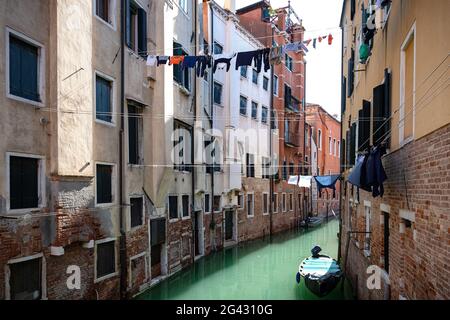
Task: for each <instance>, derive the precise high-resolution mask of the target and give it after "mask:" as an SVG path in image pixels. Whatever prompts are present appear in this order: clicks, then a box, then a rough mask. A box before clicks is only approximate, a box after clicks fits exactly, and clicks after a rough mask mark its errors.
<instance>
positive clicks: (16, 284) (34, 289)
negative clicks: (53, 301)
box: [8, 257, 43, 300]
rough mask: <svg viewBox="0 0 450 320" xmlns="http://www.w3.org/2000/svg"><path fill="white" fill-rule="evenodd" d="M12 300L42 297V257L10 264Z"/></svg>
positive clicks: (10, 295)
mask: <svg viewBox="0 0 450 320" xmlns="http://www.w3.org/2000/svg"><path fill="white" fill-rule="evenodd" d="M8 267H9V272H10V278H9V297H10V299H11V300H39V299H42V296H43V293H42V258H41V257H39V258H32V259H28V260H26V261H21V262H15V263H10V264H8Z"/></svg>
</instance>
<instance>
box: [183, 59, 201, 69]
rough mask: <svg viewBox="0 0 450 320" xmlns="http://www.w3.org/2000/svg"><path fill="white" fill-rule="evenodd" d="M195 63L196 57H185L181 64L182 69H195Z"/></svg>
mask: <svg viewBox="0 0 450 320" xmlns="http://www.w3.org/2000/svg"><path fill="white" fill-rule="evenodd" d="M196 63H197V57H196V56H185V57H184V60H183V63H182V65H181V66H182V68H183V69H185V68H190V69H192V68H195V65H196Z"/></svg>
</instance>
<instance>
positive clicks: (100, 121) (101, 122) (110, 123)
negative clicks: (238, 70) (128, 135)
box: [95, 118, 116, 128]
mask: <svg viewBox="0 0 450 320" xmlns="http://www.w3.org/2000/svg"><path fill="white" fill-rule="evenodd" d="M95 122H96V123H98V124H101V125H104V126H107V127H110V128H115V127H116V124H115V123H114V122H107V121H104V120H100V119H97V118H95Z"/></svg>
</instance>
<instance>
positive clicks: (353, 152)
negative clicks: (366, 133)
mask: <svg viewBox="0 0 450 320" xmlns="http://www.w3.org/2000/svg"><path fill="white" fill-rule="evenodd" d="M350 141H351V144H350V157H349V160H350V161H349V164H350V166H353V165H355V158H356V123H354V124H352V128H351V135H350Z"/></svg>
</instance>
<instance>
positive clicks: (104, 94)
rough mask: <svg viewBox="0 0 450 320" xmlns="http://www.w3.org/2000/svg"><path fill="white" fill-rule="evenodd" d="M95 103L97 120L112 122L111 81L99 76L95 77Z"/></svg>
mask: <svg viewBox="0 0 450 320" xmlns="http://www.w3.org/2000/svg"><path fill="white" fill-rule="evenodd" d="M95 92H96V95H95V99H96V101H95V105H96V110H97V115H96V118H97V119H98V120H102V121H106V122H112V115H111V83H110V82H109V81H108V80H106V79H103V78H102V77H100V76H97V77H96V84H95Z"/></svg>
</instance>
